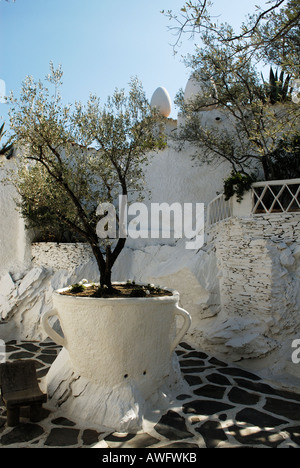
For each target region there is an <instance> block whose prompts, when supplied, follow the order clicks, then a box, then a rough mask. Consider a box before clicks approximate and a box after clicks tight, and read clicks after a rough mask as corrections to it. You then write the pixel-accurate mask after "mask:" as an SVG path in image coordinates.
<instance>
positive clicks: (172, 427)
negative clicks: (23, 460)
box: [0, 341, 300, 449]
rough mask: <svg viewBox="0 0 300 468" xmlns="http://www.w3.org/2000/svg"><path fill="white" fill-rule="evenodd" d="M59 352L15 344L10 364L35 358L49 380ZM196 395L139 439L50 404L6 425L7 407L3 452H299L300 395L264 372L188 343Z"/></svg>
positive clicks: (1, 416)
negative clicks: (267, 379)
mask: <svg viewBox="0 0 300 468" xmlns="http://www.w3.org/2000/svg"><path fill="white" fill-rule="evenodd" d="M59 349H60V348H59V347H58V346H57V345H55V344H53V343H51V342H49V341H45V342H41V343H37V342H21V343H16V342H10V343H7V346H6V352H7V360H9V361H12V360H15V359H34V360H35V361H36V366H37V372H38V377H39V378H42V377H44V376H45V375H46V373H47V371H48V369H49V366H50V365H51V363H52V362H53V361H54V359H55V357H56V355H57V352H58V351H59ZM176 352H177V354H178V356H179V360H180V366H181V370H182V373H183V376H184V379H185V380H186V381H187V383H188V388H189V391H188V393H186V394H182V395H178V396H177V398H176V400H175V401H174V404H172V405H171V406H170V408H169V409H167V410H166V411H165V412H164V413H163V414H161V415H159V418H160V419H159V418H158V421H157V422H155V423H152V424H151V423H150V422H149V424H148V426H149V427H148V426H147V432H139V433H137V434H118V433H101V432H97V431H96V430H94V429H91V428H89V427H88V426H87V427H81V426H80V425H78V424H77V423H76V421H70V420H68V419H66V418H64V417H62V416H61V415H59V414H56V413H55V412H53V411H51V410H50V409H49V408H50V407H47V404H45V405H44V410H43V415H42V416H43V419H42V420H41V421H39V422H38V423H31V422H30V421H29V419H28V410H27V408H24V410H22V413H21V419H20V424H19V425H18V426H16V427H14V428H11V427H7V425H6V409H5V407H4V406H1V404H2V402H1V403H0V448H6V447H7V448H22V447H30V448H40V447H44V448H54V447H65V448H90V447H99V448H122V449H124V448H151V449H152V448H157V449H159V448H168V449H180V448H183V449H189V448H190V449H196V448H228V447H229V448H234V447H236V448H238V447H247V448H250V447H257V448H259V447H261V448H299V447H300V394H296V393H292V392H288V391H282V390H277V389H275V388H272V387H271V386H270V385H268V384H266V383H264V382H263V381H262V380H261V378H260V377H258V376H257V375H255V374H253V373H250V372H246V371H245V370H242V369H240V368H239V367H236V366H234V367H233V366H231V365H229V364H226V363H224V362H221V361H219V360H217V359H215V358H214V357H212V356H208V355H207V354H206V353H203V352H201V351H199V350H195V349H193V348H191V346H189V345H188V344H186V343H181V345H180V346H178V349H177V351H176Z"/></svg>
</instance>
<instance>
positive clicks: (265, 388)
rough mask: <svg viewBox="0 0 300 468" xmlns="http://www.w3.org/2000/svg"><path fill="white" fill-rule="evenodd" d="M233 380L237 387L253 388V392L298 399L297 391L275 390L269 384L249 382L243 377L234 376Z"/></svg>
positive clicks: (299, 398) (299, 397) (299, 399)
mask: <svg viewBox="0 0 300 468" xmlns="http://www.w3.org/2000/svg"><path fill="white" fill-rule="evenodd" d="M234 380H235V382H236V383H237V385H238V386H239V387H243V388H247V389H249V390H254V391H255V392H259V393H263V394H265V395H274V396H279V397H281V398H286V399H288V400H294V401H300V395H299V394H297V393H293V392H289V391H286V390H277V389H275V388H273V387H271V386H270V385H267V384H264V383H262V382H251V381H249V380H245V379H239V378H235V379H234Z"/></svg>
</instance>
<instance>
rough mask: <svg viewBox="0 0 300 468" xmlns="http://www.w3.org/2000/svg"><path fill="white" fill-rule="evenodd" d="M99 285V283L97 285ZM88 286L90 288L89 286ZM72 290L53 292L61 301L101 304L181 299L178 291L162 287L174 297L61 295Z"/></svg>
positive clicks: (115, 282) (142, 284)
mask: <svg viewBox="0 0 300 468" xmlns="http://www.w3.org/2000/svg"><path fill="white" fill-rule="evenodd" d="M96 284H97V283H96ZM113 284H126V283H125V282H117V281H114V283H113ZM138 285H139V286H147V284H144V283H138ZM86 286H89V284H87V285H86ZM68 289H70V286H67V287H65V288H61V289H56V290H55V291H54V292H53V295H54V296H56V297H59V298H60V299H62V298H63V299H65V300H66V301H77V302H78V301H81V300H82V301H87V300H89V301H97V302H98V303H99V302H101V301H102V302H105V303H107V302H109V303H112V302H117V303H120V302H121V303H125V302H126V303H137V302H149V301H151V302H174V301H177V300H178V299H179V292H178V291H177V290H176V289H170V288H164V287H160V289H162V290H165V291H167V292H171V293H172V296H158V297H88V296H87V297H83V296H67V295H63V294H61V293H62V292H65V291H68Z"/></svg>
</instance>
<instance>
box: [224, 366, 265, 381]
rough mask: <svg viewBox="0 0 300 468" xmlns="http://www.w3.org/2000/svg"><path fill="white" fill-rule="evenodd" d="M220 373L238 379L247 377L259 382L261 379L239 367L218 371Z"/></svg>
mask: <svg viewBox="0 0 300 468" xmlns="http://www.w3.org/2000/svg"><path fill="white" fill-rule="evenodd" d="M218 371H219V372H221V373H222V374H225V375H233V376H237V377H245V378H247V379H250V380H254V381H258V380H261V378H260V377H259V376H258V375H255V374H252V372H248V371H245V370H244V369H239V368H237V367H227V368H226V369H225V368H224V369H218Z"/></svg>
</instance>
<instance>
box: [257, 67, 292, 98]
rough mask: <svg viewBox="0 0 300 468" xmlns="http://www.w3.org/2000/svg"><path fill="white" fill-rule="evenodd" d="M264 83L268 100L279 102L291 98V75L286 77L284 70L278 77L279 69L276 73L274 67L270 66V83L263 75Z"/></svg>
mask: <svg viewBox="0 0 300 468" xmlns="http://www.w3.org/2000/svg"><path fill="white" fill-rule="evenodd" d="M262 79H263V83H264V90H265V95H266V99H267V101H269V102H270V103H271V104H276V103H278V102H287V101H290V100H291V90H290V88H289V84H290V80H291V75H287V76H286V77H285V75H284V71H281V73H280V76H279V77H278V70H276V73H274V71H273V68H272V67H270V77H269V83H266V82H265V80H264V77H263V76H262Z"/></svg>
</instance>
